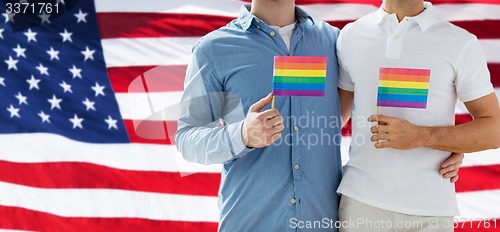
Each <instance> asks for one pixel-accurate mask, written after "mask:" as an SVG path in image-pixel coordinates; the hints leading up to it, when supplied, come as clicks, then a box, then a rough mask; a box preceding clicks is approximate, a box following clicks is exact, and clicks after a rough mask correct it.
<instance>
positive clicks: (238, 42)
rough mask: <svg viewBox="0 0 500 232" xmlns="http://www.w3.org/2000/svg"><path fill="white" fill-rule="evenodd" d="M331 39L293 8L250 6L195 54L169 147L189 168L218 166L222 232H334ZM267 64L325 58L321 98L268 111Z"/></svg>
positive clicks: (258, 1)
mask: <svg viewBox="0 0 500 232" xmlns="http://www.w3.org/2000/svg"><path fill="white" fill-rule="evenodd" d="M338 34H339V30H338V29H336V28H334V27H332V26H330V25H328V24H326V23H324V22H315V21H314V20H313V19H312V18H311V17H310V16H309V15H308V14H307V13H306V12H304V11H303V10H301V9H300V8H299V7H296V6H295V4H294V0H280V1H271V0H254V1H252V5H251V7H250V6H244V7H242V8H241V11H240V15H239V17H238V18H237V19H235V20H233V21H232V22H230V23H229V24H228V25H227V26H225V27H222V28H220V29H218V30H216V31H214V32H212V33H209V34H208V35H206V36H205V37H203V38H202V39H201V40H200V41H199V42H198V43H197V44H196V45H195V46H194V49H193V58H192V61H191V62H190V64H189V67H188V70H187V74H186V81H185V92H184V94H183V97H182V115H181V118H180V120H179V127H178V131H177V133H176V144H177V147H178V149H179V151H180V152H182V154H183V156H184V158H185V159H187V160H188V161H191V162H197V163H202V164H223V165H224V166H223V171H222V183H221V188H220V192H219V208H220V213H221V215H220V224H219V230H220V231H230V232H234V231H238V232H240V231H296V230H299V231H300V230H301V229H302V228H304V229H308V228H311V229H313V230H314V231H320V230H327V231H337V229H336V228H335V227H336V226H338V224H336V222H337V220H338V216H337V211H338V203H339V196H338V195H337V194H336V189H337V187H338V185H339V182H340V179H341V175H342V173H341V160H340V139H341V133H340V128H341V125H342V120H341V119H340V114H339V104H338V94H337V78H338V65H337V60H336V59H337V58H336V53H335V44H336V40H337V36H338ZM274 56H327V57H328V64H327V77H326V89H325V96H323V97H276V99H275V108H276V109H269V108H270V107H269V103H270V102H271V99H272V96H271V95H269V93H270V92H271V91H272V77H273V60H274ZM266 96H267V97H266Z"/></svg>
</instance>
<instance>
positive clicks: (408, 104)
mask: <svg viewBox="0 0 500 232" xmlns="http://www.w3.org/2000/svg"><path fill="white" fill-rule="evenodd" d="M377 106H388V107H401V108H423V109H425V108H426V107H427V102H403V101H384V100H378V101H377Z"/></svg>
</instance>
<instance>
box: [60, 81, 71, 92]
mask: <svg viewBox="0 0 500 232" xmlns="http://www.w3.org/2000/svg"><path fill="white" fill-rule="evenodd" d="M59 86H61V87H62V88H63V91H64V93H66V92H69V93H73V90H71V85H68V84H67V83H66V81H63V82H62V83H61V84H59Z"/></svg>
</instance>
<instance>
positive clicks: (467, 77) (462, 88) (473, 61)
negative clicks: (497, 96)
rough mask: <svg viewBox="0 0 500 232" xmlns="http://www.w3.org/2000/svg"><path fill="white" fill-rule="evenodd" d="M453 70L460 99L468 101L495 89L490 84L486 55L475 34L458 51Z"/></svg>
mask: <svg viewBox="0 0 500 232" xmlns="http://www.w3.org/2000/svg"><path fill="white" fill-rule="evenodd" d="M455 70H456V80H455V87H456V91H457V95H458V98H459V99H460V101H462V102H469V101H472V100H476V99H478V98H481V97H484V96H486V95H488V94H490V93H492V92H494V91H495V89H494V88H493V85H492V84H491V80H490V72H489V71H488V66H487V62H486V56H485V54H484V51H483V49H482V47H481V44H480V43H479V41H478V40H477V38H476V37H475V36H474V38H472V39H470V40H469V41H468V42H467V44H466V45H465V47H464V48H463V50H462V51H461V52H460V56H459V59H458V62H457V65H456V67H455Z"/></svg>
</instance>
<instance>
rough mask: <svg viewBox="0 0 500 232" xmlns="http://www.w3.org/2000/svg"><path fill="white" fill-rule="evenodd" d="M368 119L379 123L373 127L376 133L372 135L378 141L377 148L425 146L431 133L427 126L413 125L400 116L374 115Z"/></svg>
mask: <svg viewBox="0 0 500 232" xmlns="http://www.w3.org/2000/svg"><path fill="white" fill-rule="evenodd" d="M368 121H369V122H377V121H378V125H376V126H373V127H372V128H371V131H372V133H373V134H374V135H373V136H372V137H371V141H372V142H376V143H375V147H376V148H395V149H399V150H409V149H413V148H417V147H424V146H425V143H424V141H425V140H426V139H427V138H429V134H430V132H429V131H428V130H426V129H425V127H420V126H416V125H413V124H411V123H410V122H408V121H406V120H404V119H400V118H394V117H389V116H385V115H372V116H370V117H369V118H368ZM380 140H382V141H380Z"/></svg>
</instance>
